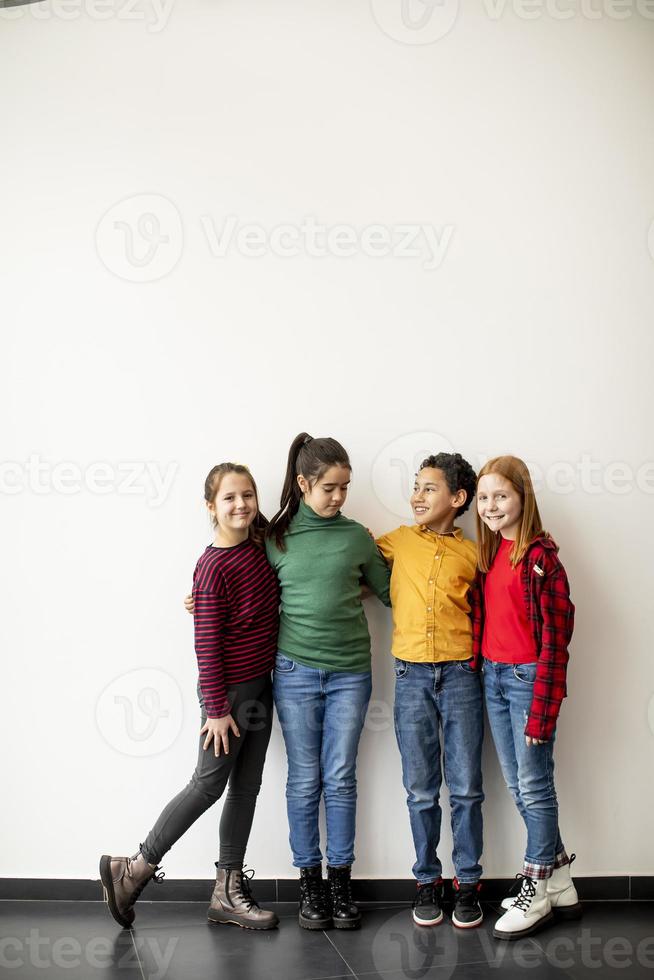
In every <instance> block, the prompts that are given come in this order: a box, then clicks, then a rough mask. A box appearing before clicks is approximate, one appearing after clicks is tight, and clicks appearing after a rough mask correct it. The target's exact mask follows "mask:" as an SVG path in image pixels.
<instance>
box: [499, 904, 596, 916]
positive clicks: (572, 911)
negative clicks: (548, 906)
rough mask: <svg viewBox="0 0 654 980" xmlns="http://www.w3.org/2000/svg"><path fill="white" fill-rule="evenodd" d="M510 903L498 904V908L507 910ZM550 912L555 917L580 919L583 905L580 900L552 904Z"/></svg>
mask: <svg viewBox="0 0 654 980" xmlns="http://www.w3.org/2000/svg"><path fill="white" fill-rule="evenodd" d="M512 904H513V903H511V904H509V905H500V908H501V909H502V911H503V912H508V911H509V909H510V908H511V905H512ZM552 912H553V913H554V916H555V918H557V919H580V918H581V914H582V912H583V907H582V904H581V902H577V903H576V905H553V906H552Z"/></svg>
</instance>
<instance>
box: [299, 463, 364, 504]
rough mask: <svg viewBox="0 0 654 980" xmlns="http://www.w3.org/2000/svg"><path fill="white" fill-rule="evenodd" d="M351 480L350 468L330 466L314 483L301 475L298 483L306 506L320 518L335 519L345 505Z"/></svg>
mask: <svg viewBox="0 0 654 980" xmlns="http://www.w3.org/2000/svg"><path fill="white" fill-rule="evenodd" d="M351 478H352V473H351V472H350V468H349V466H330V467H329V469H327V470H325V472H324V473H323V475H322V476H321V477H319V478H318V479H317V480H315V481H314V482H313V483H309V481H308V480H307V479H306V478H305V477H304V476H302V475H301V474H300V475H299V476H298V478H297V482H298V484H299V486H300V490H301V491H302V498H303V500H304V502H305V504H307V506H308V507H310V508H311V510H312V511H314V513H316V514H317V515H318V517H335V515H336V514H337V513H338V512H339V510H340V509H341V507H342V506H343V504H344V503H345V499H346V497H347V491H348V489H349V486H350V480H351Z"/></svg>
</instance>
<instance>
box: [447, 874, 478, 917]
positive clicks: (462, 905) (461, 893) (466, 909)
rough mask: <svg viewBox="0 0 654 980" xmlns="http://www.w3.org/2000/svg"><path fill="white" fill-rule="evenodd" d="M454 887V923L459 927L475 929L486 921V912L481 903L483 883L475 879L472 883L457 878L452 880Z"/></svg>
mask: <svg viewBox="0 0 654 980" xmlns="http://www.w3.org/2000/svg"><path fill="white" fill-rule="evenodd" d="M452 887H453V888H454V911H453V912H452V925H453V926H456V927H457V929H474V928H475V927H476V926H480V925H481V924H482V922H483V921H484V913H483V912H482V910H481V905H480V904H479V892H480V891H481V884H480V882H478V881H473V882H472V883H470V884H464V883H463V882H460V881H459V879H458V878H455V879H454V880H453V882H452Z"/></svg>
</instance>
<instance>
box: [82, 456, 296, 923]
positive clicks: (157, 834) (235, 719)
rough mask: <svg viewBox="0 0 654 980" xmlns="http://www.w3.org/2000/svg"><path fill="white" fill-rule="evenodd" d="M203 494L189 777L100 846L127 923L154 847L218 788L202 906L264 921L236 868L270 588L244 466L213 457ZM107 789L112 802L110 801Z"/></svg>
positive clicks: (267, 703) (271, 917)
mask: <svg viewBox="0 0 654 980" xmlns="http://www.w3.org/2000/svg"><path fill="white" fill-rule="evenodd" d="M204 498H205V501H206V505H207V509H208V511H209V513H210V516H211V520H212V524H213V527H214V530H215V535H214V541H213V543H212V544H210V545H209V546H208V547H207V548H205V550H204V552H203V553H202V555H201V556H200V558H199V559H198V563H197V565H196V567H195V573H194V575H193V597H194V599H195V608H196V613H195V620H194V624H195V652H196V655H197V660H198V673H199V681H198V698H199V701H200V709H201V726H202V727H201V728H200V731H199V745H198V761H197V765H196V768H195V771H194V773H193V775H192V776H191V780H190V782H189V783H188V785H187V786H185V787H184V789H182V790H181V792H179V793H178V794H177V796H175V797H174V798H173V799H172V800H171V801H170V802H169V803H168V804H167V806H165V807H164V809H163V810H162V812H161V814H160V816H159V818H158V819H157V821H156V823H155V825H154V827H153V828H152V830H151V831H150V833H149V834H148V835H147V837H146V838H145V840H144V842H143V843H142V844H140V845H139V850H138V851H137V852H136V854H134V855H133V856H132V857H113V856H111V855H109V854H104V855H103V856H102V859H101V861H100V878H101V880H102V885H103V887H104V894H105V899H106V901H107V903H108V905H109V911H110V912H111V914H112V915H113V917H114V919H115V920H116V922H118V923H119V924H120V925H121V926H123V928H125V929H129V928H131V925H132V923H133V921H134V903H135V901H136V899H137V898H138V897H139V895H140V894H141V892H142V891H143V889H144V888H145V886H146V885H147V884H148V882H149V881H150V880H151V879H152V878H155V880H160V878H162V877H163V872H161V873H160V875H158V876H157V875H155V872H156V871H158V865H159V862H160V861H161V859H162V857H163V855H164V854H165V853H166V852H167V851H168V850H169V849H170V848H171V847H172V846H173V844H174V843H175V841H177V840H179V838H180V837H181V836H182V834H184V833H185V832H186V831H187V830H188V828H189V827H190V826H191V825H192V824H193V823H195V821H196V820H197V819H198V817H200V816H201V815H202V814H203V813H204V812H205V810H208V809H209V807H210V806H212V804H214V803H215V802H216V801H217V800H218V799H219V798H220V797H221V796H222V794H223V792H224V790H225V787H226V786H227V784H228V782H229V792H228V793H227V799H226V801H225V805H224V807H223V811H222V816H221V820H220V857H219V860H218V861H217V862H216V868H217V872H216V885H215V888H214V891H213V895H212V897H211V903H210V905H209V909H208V913H207V916H208V919H209V921H210V922H217V923H231V924H234V925H238V926H243V927H244V928H247V929H272V928H274V927H275V926H276V925H277V924H278V919H277V916H276V915H275V914H274V912H271V911H268V910H265V909H262V908H260V907H259V905H258V904H257V902H256V901H255V900H254V898H253V896H252V893H251V891H250V884H249V879H250V877H251V876H252V873H251V872H250V873H247V872H246V873H244V872H243V860H244V855H245V848H246V844H247V841H248V837H249V833H250V828H251V826H252V820H253V817H254V809H255V805H256V801H257V795H258V793H259V788H260V786H261V774H262V770H263V764H264V760H265V757H266V750H267V748H268V742H269V740H270V733H271V728H272V682H271V670H272V667H273V664H274V662H275V654H276V652H277V633H278V628H279V612H278V607H279V590H278V586H277V578H276V576H275V573H274V571H273V570H272V568H271V567H270V565H269V564H268V560H267V558H266V553H265V551H264V549H263V534H264V530H265V528H266V526H267V523H268V522H267V521H266V519H265V518H264V517H263V515H262V514H261V513H260V512H259V504H258V498H257V488H256V485H255V482H254V479H253V478H252V474H251V473H250V471H249V470H248V468H247V467H246V466H243V465H241V464H238V463H220V464H219V465H218V466H214V467H213V469H212V470H211V471H210V473H209V474H208V476H207V478H206V481H205V487H204ZM119 798H120V797H119V795H118V794H116V795H115V800H116V801H118V800H119Z"/></svg>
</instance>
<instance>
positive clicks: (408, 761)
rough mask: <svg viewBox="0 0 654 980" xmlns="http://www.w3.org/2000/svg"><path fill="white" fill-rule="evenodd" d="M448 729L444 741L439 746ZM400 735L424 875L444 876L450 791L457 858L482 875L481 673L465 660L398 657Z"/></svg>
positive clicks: (419, 870)
mask: <svg viewBox="0 0 654 980" xmlns="http://www.w3.org/2000/svg"><path fill="white" fill-rule="evenodd" d="M441 731H442V745H441ZM395 734H396V736H397V744H398V746H399V749H400V754H401V756H402V778H403V782H404V788H405V789H406V791H407V804H408V807H409V818H410V821H411V831H412V833H413V843H414V847H415V850H416V863H415V864H414V866H413V874H414V875H415V877H416V879H417V880H418V881H419V882H427V881H435V880H437V879H438V878H440V877H441V873H442V865H441V862H440V860H439V858H438V855H437V848H438V844H439V841H440V835H441V815H442V812H441V807H440V803H439V795H440V789H441V784H442V782H443V770H442V769H441V752H442V755H443V769H444V774H445V782H446V784H447V787H448V789H449V792H450V808H451V819H452V838H453V844H454V849H453V851H452V860H453V862H454V868H455V871H456V876H457V878H458V879H459V881H460V882H465V883H471V882H476V881H478V880H479V878H480V877H481V865H480V863H479V859H480V857H481V852H482V849H483V826H482V815H481V804H482V802H483V799H484V794H483V790H482V779H481V746H482V741H483V737H484V711H483V695H482V690H481V676H480V674H479V672H478V671H473V670H471V668H470V665H469V663H468V662H467V661H449V662H447V663H436V664H434V663H408V662H407V661H405V660H397V659H396V660H395Z"/></svg>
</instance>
